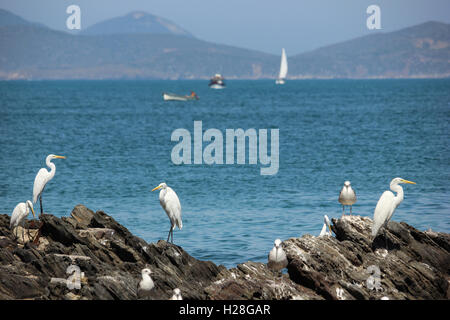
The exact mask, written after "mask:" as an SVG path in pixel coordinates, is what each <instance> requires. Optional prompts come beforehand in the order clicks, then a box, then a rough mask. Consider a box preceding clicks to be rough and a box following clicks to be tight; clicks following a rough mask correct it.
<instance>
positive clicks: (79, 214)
mask: <svg viewBox="0 0 450 320" xmlns="http://www.w3.org/2000/svg"><path fill="white" fill-rule="evenodd" d="M70 215H71V216H72V218H73V219H74V220H75V221H76V222H77V224H78V226H79V227H84V228H86V227H87V226H89V224H90V223H91V220H92V218H93V217H94V212H93V211H92V210H89V209H88V208H86V207H85V206H83V205H82V204H79V205H76V206H75V208H73V210H72V212H71V213H70Z"/></svg>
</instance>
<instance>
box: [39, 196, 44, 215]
mask: <svg viewBox="0 0 450 320" xmlns="http://www.w3.org/2000/svg"><path fill="white" fill-rule="evenodd" d="M39 204H40V206H41V215H42V214H43V213H44V212H43V211H44V210H43V209H42V195H40V196H39Z"/></svg>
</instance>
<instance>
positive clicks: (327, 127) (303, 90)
mask: <svg viewBox="0 0 450 320" xmlns="http://www.w3.org/2000/svg"><path fill="white" fill-rule="evenodd" d="M227 84H228V86H227V88H226V89H225V90H211V89H209V88H208V86H207V81H44V82H37V81H36V82H0V130H1V134H0V147H1V150H2V152H1V158H0V213H7V214H11V212H12V210H13V208H14V206H15V205H16V204H17V203H18V202H21V201H25V200H27V199H31V198H32V189H33V181H34V177H35V175H36V173H37V171H38V170H39V168H41V167H45V157H46V156H47V154H49V153H54V154H61V155H65V156H67V159H66V160H54V163H55V164H56V168H57V170H56V171H57V172H56V176H55V178H54V179H53V180H52V181H51V182H50V183H49V184H48V185H47V187H46V190H45V192H44V195H43V201H44V209H45V211H46V212H49V213H53V214H55V215H57V216H68V215H69V214H70V212H71V210H72V208H73V207H74V206H75V205H77V204H79V203H82V204H84V205H86V206H87V207H89V208H91V209H92V210H94V211H96V210H103V211H105V212H107V213H108V214H110V215H112V216H113V217H114V218H115V219H116V220H118V221H119V222H120V223H122V224H123V225H125V226H126V227H127V228H128V229H129V230H130V231H131V232H133V233H134V234H136V235H138V236H140V237H142V238H143V239H145V240H146V241H148V242H156V241H158V240H159V239H166V237H167V232H168V229H169V220H168V218H167V216H166V214H165V213H164V211H163V210H162V208H161V207H160V204H159V200H158V193H156V192H153V193H151V192H150V190H151V189H152V188H153V187H155V186H157V185H158V184H159V183H160V182H163V181H164V182H166V183H167V184H168V185H169V186H171V187H172V188H173V189H174V190H175V191H176V192H177V193H178V196H179V197H180V200H181V205H182V208H183V229H182V230H181V231H178V229H176V230H175V232H174V241H175V243H176V244H178V245H180V246H182V247H183V248H184V249H185V250H187V252H189V253H190V254H191V255H193V256H194V257H196V258H199V259H203V260H212V261H214V262H215V263H218V264H224V265H225V266H227V267H230V266H234V265H236V264H237V263H240V262H245V261H247V260H254V261H266V259H267V254H268V251H269V250H270V249H271V247H272V245H273V241H274V239H275V238H281V239H282V240H284V239H288V238H290V237H298V236H301V235H303V234H306V233H310V234H312V235H317V234H318V233H319V232H320V229H321V227H322V224H323V215H324V214H327V215H328V216H329V217H330V218H332V217H340V215H341V212H342V209H341V206H340V204H339V203H338V201H337V198H338V194H339V191H340V188H341V186H342V184H343V182H344V181H345V180H350V181H351V183H352V185H353V187H354V189H355V190H356V192H357V196H358V202H357V203H356V204H355V206H354V207H353V212H354V214H359V215H362V216H370V217H372V215H373V210H374V208H375V205H376V203H377V201H378V199H379V197H380V195H381V194H382V192H383V191H384V190H387V189H388V188H389V182H390V181H391V179H392V178H394V177H397V176H399V177H402V178H405V179H408V180H412V181H415V182H417V185H406V186H405V187H404V190H405V200H404V202H403V203H402V204H401V205H400V207H399V208H398V209H397V211H396V212H395V214H394V216H393V220H395V221H405V222H407V223H409V224H411V225H413V226H414V227H416V228H418V229H420V230H425V229H428V228H430V227H431V228H432V229H433V230H436V231H443V232H450V215H449V213H450V197H449V195H450V193H449V189H450V131H449V122H450V80H449V79H446V80H368V81H363V80H359V81H356V80H323V81H321V80H315V81H313V80H311V81H288V82H287V83H286V85H284V86H275V84H274V81H228V82H227ZM190 90H194V91H196V92H197V94H198V95H199V96H200V100H199V101H194V102H192V101H188V102H164V101H163V100H162V97H161V93H162V92H163V91H169V92H175V93H179V94H188V93H189V91H190ZM194 120H202V122H203V130H206V129H208V128H217V129H219V130H221V131H222V132H223V133H224V134H225V129H227V128H228V129H237V128H242V129H248V128H255V129H262V128H267V129H270V128H279V130H280V150H279V152H280V168H279V172H278V174H277V175H274V176H261V175H260V165H259V164H258V165H248V164H247V165H213V166H209V165H180V166H176V165H174V164H173V163H172V162H171V157H170V156H171V150H172V148H173V146H174V145H175V144H176V143H175V142H171V140H170V137H171V133H172V131H173V130H175V129H177V128H186V129H188V130H189V131H191V133H192V134H193V122H194ZM205 144H206V143H205ZM38 207H39V206H38V205H37V208H38Z"/></svg>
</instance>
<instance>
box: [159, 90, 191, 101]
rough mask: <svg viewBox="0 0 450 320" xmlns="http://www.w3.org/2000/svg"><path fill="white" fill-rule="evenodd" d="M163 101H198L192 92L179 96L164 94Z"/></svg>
mask: <svg viewBox="0 0 450 320" xmlns="http://www.w3.org/2000/svg"><path fill="white" fill-rule="evenodd" d="M163 99H164V101H187V100H198V99H200V98H199V97H198V96H197V94H196V93H195V92H194V91H191V94H190V95H185V96H182V95H179V94H175V93H170V92H164V93H163Z"/></svg>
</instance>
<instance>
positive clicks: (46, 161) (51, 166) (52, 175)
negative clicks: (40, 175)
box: [45, 157, 56, 179]
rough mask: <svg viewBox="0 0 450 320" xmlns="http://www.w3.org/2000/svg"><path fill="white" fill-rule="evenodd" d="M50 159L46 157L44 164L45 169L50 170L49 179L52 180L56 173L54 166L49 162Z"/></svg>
mask: <svg viewBox="0 0 450 320" xmlns="http://www.w3.org/2000/svg"><path fill="white" fill-rule="evenodd" d="M51 160H52V158H51V157H47V159H46V160H45V164H46V165H47V167H49V168H50V176H49V178H50V179H53V177H54V176H55V173H56V166H55V164H54V163H53V162H51Z"/></svg>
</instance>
